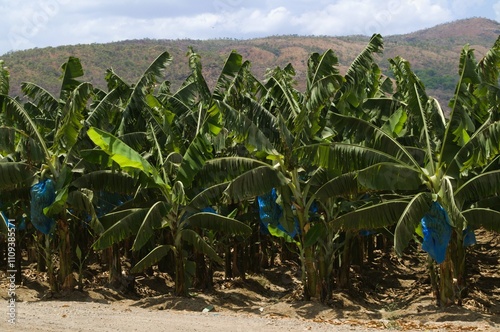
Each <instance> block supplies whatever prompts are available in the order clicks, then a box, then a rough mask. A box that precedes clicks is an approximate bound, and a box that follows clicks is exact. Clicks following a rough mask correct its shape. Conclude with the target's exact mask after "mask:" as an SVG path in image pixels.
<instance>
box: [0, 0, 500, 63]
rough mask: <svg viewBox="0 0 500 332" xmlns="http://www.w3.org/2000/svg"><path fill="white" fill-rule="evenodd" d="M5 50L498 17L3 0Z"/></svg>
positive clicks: (467, 12) (496, 6)
mask: <svg viewBox="0 0 500 332" xmlns="http://www.w3.org/2000/svg"><path fill="white" fill-rule="evenodd" d="M0 13H1V15H2V19H1V21H0V31H2V33H1V37H0V55H1V54H5V53H7V52H11V51H17V50H24V49H30V48H35V47H38V48H42V47H47V46H52V47H55V46H60V45H72V44H90V43H107V42H112V41H120V40H126V39H142V38H150V39H214V38H236V39H249V38H257V37H266V36H273V35H290V34H297V35H303V36H313V35H316V36H319V35H321V36H325V35H327V36H346V35H354V34H356V35H359V34H362V35H367V36H371V35H372V34H373V33H381V34H382V36H388V35H394V34H404V33H409V32H413V31H417V30H420V29H425V28H430V27H433V26H435V25H437V24H441V23H446V22H450V21H454V20H457V19H462V18H469V17H474V16H476V17H485V18H489V19H492V20H496V21H500V1H496V0H495V1H491V0H454V1H447V0H435V1H433V0H385V1H381V0H352V1H346V0H293V1H291V0H288V1H286V0H265V1H264V0H251V1H250V0H180V1H174V0H120V1H115V0H113V1H112V0H22V1H15V0H0Z"/></svg>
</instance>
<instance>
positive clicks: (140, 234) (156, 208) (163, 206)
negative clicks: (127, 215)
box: [132, 201, 172, 251]
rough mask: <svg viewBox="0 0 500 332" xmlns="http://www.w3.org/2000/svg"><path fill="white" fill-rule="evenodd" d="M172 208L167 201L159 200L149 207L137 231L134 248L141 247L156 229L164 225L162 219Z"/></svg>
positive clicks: (136, 249) (135, 249)
mask: <svg viewBox="0 0 500 332" xmlns="http://www.w3.org/2000/svg"><path fill="white" fill-rule="evenodd" d="M171 208H172V206H171V205H170V204H168V203H167V202H165V201H158V202H156V203H155V204H153V206H151V208H149V210H148V212H147V213H146V215H145V216H144V219H143V220H142V223H141V227H140V228H139V230H138V231H137V235H136V237H135V240H134V244H133V245H132V250H134V251H138V250H139V249H141V248H142V247H143V246H144V245H145V244H146V243H147V242H148V241H149V239H150V238H151V236H153V234H154V230H156V229H159V228H161V227H162V226H163V222H162V221H163V219H164V218H166V217H167V214H168V213H169V212H170V209H171Z"/></svg>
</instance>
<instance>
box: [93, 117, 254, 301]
mask: <svg viewBox="0 0 500 332" xmlns="http://www.w3.org/2000/svg"><path fill="white" fill-rule="evenodd" d="M87 134H88V135H89V137H90V139H91V140H92V141H93V142H94V143H95V144H96V145H97V146H99V147H100V148H101V149H102V151H104V152H105V153H107V154H108V155H109V156H110V158H111V159H112V160H113V161H114V162H115V163H116V164H118V165H119V166H120V168H121V169H122V170H123V171H124V172H127V173H130V174H131V175H132V176H138V177H139V182H138V185H140V186H142V187H144V188H145V190H146V189H147V190H150V191H153V193H150V196H152V200H150V201H148V202H144V203H143V204H138V207H133V208H123V209H118V210H116V211H114V212H111V213H109V214H107V215H105V216H103V217H102V218H101V221H102V223H103V224H105V225H109V227H107V229H106V230H105V231H104V232H103V233H102V235H101V236H100V237H99V239H98V240H97V242H96V243H95V248H96V249H103V248H106V247H109V246H111V245H112V244H113V243H117V242H119V241H121V240H123V239H125V238H127V237H130V236H135V239H134V244H133V246H132V250H134V251H139V250H140V249H141V248H142V247H143V246H145V245H146V244H147V243H148V241H150V240H151V239H152V238H153V235H154V232H155V230H159V229H168V230H169V232H170V233H171V237H172V239H173V243H161V244H158V245H157V246H156V247H155V248H154V249H153V250H152V251H151V252H149V253H148V254H147V255H146V256H145V257H143V258H142V259H141V260H140V261H139V262H138V263H137V264H136V265H135V266H134V267H133V269H132V272H140V271H142V270H144V269H146V268H147V267H150V266H151V265H154V264H156V263H157V262H158V261H159V260H160V259H161V258H163V257H164V256H165V255H167V254H168V253H169V252H170V251H172V252H173V253H174V256H175V265H176V270H175V280H176V286H175V293H176V294H178V295H187V292H188V285H189V284H188V283H187V280H186V278H185V277H186V273H187V272H188V271H187V266H189V264H190V262H189V261H188V253H187V252H186V251H185V245H186V244H187V245H190V246H192V247H193V248H194V249H195V250H197V251H199V252H202V253H204V254H205V255H207V256H208V257H209V258H210V259H212V260H214V261H216V262H218V263H222V259H221V258H220V257H219V256H218V255H217V253H216V252H215V251H214V249H213V248H212V247H211V246H210V245H209V244H208V243H207V242H206V240H205V239H204V238H203V237H201V236H200V234H199V233H197V232H196V231H195V230H196V229H197V228H202V229H210V230H215V231H221V232H225V233H229V234H237V235H248V234H249V233H250V232H251V229H250V228H249V227H248V226H247V225H245V224H244V223H242V222H240V221H237V220H236V219H233V218H229V217H225V216H222V215H218V214H213V213H207V212H200V211H201V210H202V208H203V207H206V205H205V206H203V207H202V205H204V204H206V197H207V195H209V193H210V192H211V191H213V189H212V188H207V189H206V190H204V191H202V192H200V193H199V194H197V195H195V196H193V197H191V198H190V197H189V196H188V195H189V192H187V190H186V188H188V184H189V181H191V180H192V178H193V177H194V175H195V174H196V172H193V171H195V170H196V169H198V168H199V164H198V163H204V162H205V161H206V160H205V159H206V158H208V157H209V156H210V147H209V145H208V143H207V141H206V139H204V137H203V135H199V136H196V138H195V140H194V141H193V142H192V143H191V145H190V146H189V148H188V150H187V151H186V154H185V155H184V156H181V157H182V160H179V161H180V164H179V163H177V165H174V166H175V168H176V172H175V173H174V174H171V173H168V172H167V171H166V169H165V168H163V169H160V170H158V169H157V168H156V167H154V166H153V165H151V164H150V163H149V162H148V161H147V160H146V159H144V158H143V157H142V156H141V155H140V154H139V153H138V152H137V151H135V150H133V149H132V148H130V147H129V146H127V145H126V144H125V143H124V142H122V141H121V140H119V139H118V138H116V137H115V136H113V135H111V134H109V133H106V132H104V131H101V130H99V129H97V128H93V127H92V128H90V129H89V130H88V132H87ZM159 156H161V158H162V161H163V162H162V163H161V165H164V164H165V163H174V160H175V159H174V158H176V157H177V156H176V157H174V156H172V155H170V156H167V157H166V158H165V159H163V157H162V155H161V154H160V153H159ZM191 174H193V175H191ZM186 175H187V176H186ZM138 190H140V189H139V188H138ZM155 197H156V198H155ZM200 204H201V205H200Z"/></svg>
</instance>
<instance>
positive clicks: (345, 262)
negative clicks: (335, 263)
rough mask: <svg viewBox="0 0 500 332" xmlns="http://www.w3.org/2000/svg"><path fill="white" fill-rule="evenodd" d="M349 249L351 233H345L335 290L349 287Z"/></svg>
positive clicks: (350, 247)
mask: <svg viewBox="0 0 500 332" xmlns="http://www.w3.org/2000/svg"><path fill="white" fill-rule="evenodd" d="M351 249H352V234H351V232H346V233H345V241H344V248H343V249H342V255H341V261H340V267H339V275H338V280H337V288H340V289H348V288H349V286H350V282H349V271H350V269H351Z"/></svg>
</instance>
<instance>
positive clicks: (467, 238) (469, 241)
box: [463, 227, 476, 247]
mask: <svg viewBox="0 0 500 332" xmlns="http://www.w3.org/2000/svg"><path fill="white" fill-rule="evenodd" d="M463 237H464V243H463V244H464V247H468V246H472V245H474V244H476V235H475V234H474V230H473V229H470V228H469V227H467V228H466V229H464V231H463Z"/></svg>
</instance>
